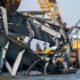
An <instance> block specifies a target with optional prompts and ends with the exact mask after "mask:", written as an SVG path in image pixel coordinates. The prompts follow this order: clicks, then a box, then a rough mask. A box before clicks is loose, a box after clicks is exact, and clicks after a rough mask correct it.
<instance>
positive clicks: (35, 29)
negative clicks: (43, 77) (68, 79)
mask: <svg viewBox="0 0 80 80" xmlns="http://www.w3.org/2000/svg"><path fill="white" fill-rule="evenodd" d="M6 1H9V2H4V0H3V3H2V2H1V6H0V10H1V12H2V13H3V14H1V18H2V20H1V23H0V26H1V27H2V29H1V30H0V48H1V51H2V57H1V58H2V71H1V72H4V71H5V67H6V69H7V70H8V72H9V73H10V75H12V76H15V75H16V74H17V72H18V71H23V70H25V73H26V75H28V74H29V72H30V71H31V70H34V71H35V70H37V71H39V72H41V73H44V74H61V73H68V70H67V71H66V72H64V68H63V67H64V64H62V63H61V65H60V66H59V64H58V62H57V60H60V59H61V58H60V56H61V53H60V51H61V50H62V48H63V47H64V45H66V44H68V46H69V47H68V52H67V53H70V51H69V50H70V44H69V40H68V36H67V34H66V32H65V30H64V28H62V26H63V25H62V22H61V19H59V21H58V20H57V17H56V16H57V15H58V16H59V17H60V13H59V12H57V11H55V12H56V13H55V12H54V13H55V14H54V15H53V17H55V19H56V21H57V22H58V23H59V24H58V25H56V24H52V23H50V22H48V21H44V20H43V19H41V18H38V17H34V16H32V15H31V14H29V13H26V15H24V12H22V13H19V12H17V11H15V9H16V8H15V7H17V5H16V4H15V3H17V2H18V3H20V0H12V1H13V3H12V2H11V3H12V6H13V7H12V6H11V5H8V3H10V1H11V0H6ZM47 1H48V0H47ZM50 1H51V0H50ZM54 2H55V1H54ZM54 2H53V3H54ZM47 3H48V2H47ZM55 4H56V3H55ZM5 5H8V6H7V7H6V6H5ZM48 5H49V4H48ZM49 7H50V5H49ZM8 8H10V10H8ZM6 9H7V11H6ZM49 9H50V8H49ZM7 12H8V16H7ZM13 13H15V14H13ZM51 14H52V12H51ZM56 14H57V15H56ZM5 17H6V19H5V20H4V18H5ZM7 18H8V20H7ZM2 23H3V24H2ZM9 23H13V24H9ZM8 24H9V25H8ZM4 32H5V33H4ZM22 36H23V37H25V36H27V37H29V38H28V40H27V41H28V42H27V43H23V42H22V41H21V40H20V38H19V37H22ZM16 37H17V39H16ZM33 38H35V39H38V40H42V41H45V42H49V43H50V48H49V49H47V50H46V51H45V52H44V53H48V52H50V51H52V53H51V54H50V55H46V56H44V57H42V56H40V55H39V54H37V53H35V52H34V51H33V50H32V49H31V48H30V44H31V41H32V39H33ZM48 50H49V51H48ZM62 53H63V52H62ZM59 55H60V56H59ZM57 57H59V59H57ZM62 58H63V59H61V61H64V57H62ZM55 61H56V62H55ZM4 65H5V67H4Z"/></svg>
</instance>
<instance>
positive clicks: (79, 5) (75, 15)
mask: <svg viewBox="0 0 80 80" xmlns="http://www.w3.org/2000/svg"><path fill="white" fill-rule="evenodd" d="M57 2H58V5H59V9H60V12H61V16H62V19H63V21H64V22H66V23H67V26H68V27H71V26H74V25H75V24H76V22H77V21H78V20H79V19H80V0H57ZM18 10H21V11H25V10H26V11H39V10H40V6H39V4H38V0H22V1H21V5H20V7H19V9H18Z"/></svg>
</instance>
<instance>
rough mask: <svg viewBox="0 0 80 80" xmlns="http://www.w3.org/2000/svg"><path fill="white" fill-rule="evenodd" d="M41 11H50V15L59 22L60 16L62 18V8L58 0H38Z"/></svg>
mask: <svg viewBox="0 0 80 80" xmlns="http://www.w3.org/2000/svg"><path fill="white" fill-rule="evenodd" d="M38 3H39V5H40V8H41V11H49V12H50V13H49V15H50V16H51V18H53V19H54V20H55V21H56V22H57V23H58V24H59V23H60V22H58V20H57V19H58V17H60V18H61V15H60V10H59V8H58V4H57V1H56V0H38ZM61 22H62V21H61Z"/></svg>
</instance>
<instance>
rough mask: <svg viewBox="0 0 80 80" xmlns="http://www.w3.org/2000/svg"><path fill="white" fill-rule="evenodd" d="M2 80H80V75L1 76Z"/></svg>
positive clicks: (0, 79)
mask: <svg viewBox="0 0 80 80" xmlns="http://www.w3.org/2000/svg"><path fill="white" fill-rule="evenodd" d="M0 80H80V74H79V73H78V74H63V75H45V76H43V75H36V76H24V75H23V76H20V75H19V76H15V77H11V76H8V75H5V76H4V75H3V76H0Z"/></svg>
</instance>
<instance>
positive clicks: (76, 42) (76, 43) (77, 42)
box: [72, 39, 80, 49]
mask: <svg viewBox="0 0 80 80" xmlns="http://www.w3.org/2000/svg"><path fill="white" fill-rule="evenodd" d="M72 48H73V49H80V39H77V40H74V41H73V43H72Z"/></svg>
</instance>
